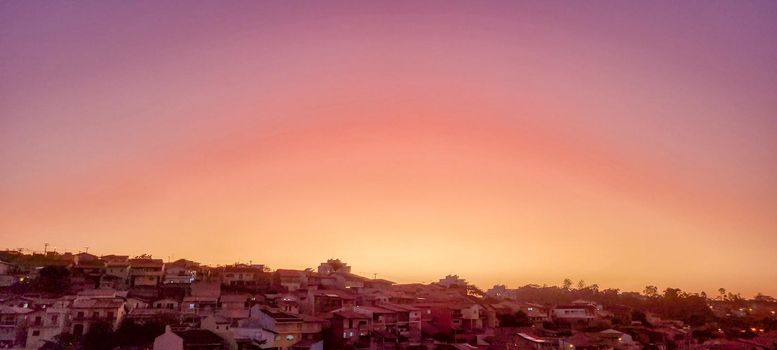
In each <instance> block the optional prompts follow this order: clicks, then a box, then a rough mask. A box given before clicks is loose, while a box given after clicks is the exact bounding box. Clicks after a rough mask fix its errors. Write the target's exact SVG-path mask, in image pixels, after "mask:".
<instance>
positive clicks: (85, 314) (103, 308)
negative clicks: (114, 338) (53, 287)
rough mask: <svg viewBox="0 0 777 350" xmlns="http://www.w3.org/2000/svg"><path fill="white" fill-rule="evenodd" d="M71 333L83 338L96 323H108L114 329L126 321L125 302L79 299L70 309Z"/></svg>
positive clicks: (117, 299)
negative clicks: (123, 320) (122, 321)
mask: <svg viewBox="0 0 777 350" xmlns="http://www.w3.org/2000/svg"><path fill="white" fill-rule="evenodd" d="M70 309H71V312H70V315H71V318H72V320H71V321H72V325H71V327H70V329H71V331H70V333H71V334H73V335H75V336H81V335H84V334H86V333H87V332H89V327H90V326H91V325H92V324H94V323H96V322H106V323H108V324H110V325H111V326H112V327H113V328H114V329H115V328H116V327H118V326H119V323H121V320H122V319H124V310H125V309H124V300H122V299H119V298H77V299H75V300H74V301H73V305H71V307H70Z"/></svg>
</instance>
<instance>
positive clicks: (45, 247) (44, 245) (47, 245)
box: [43, 243, 49, 255]
mask: <svg viewBox="0 0 777 350" xmlns="http://www.w3.org/2000/svg"><path fill="white" fill-rule="evenodd" d="M48 251H49V244H48V243H43V254H44V255H45V254H46V253H48Z"/></svg>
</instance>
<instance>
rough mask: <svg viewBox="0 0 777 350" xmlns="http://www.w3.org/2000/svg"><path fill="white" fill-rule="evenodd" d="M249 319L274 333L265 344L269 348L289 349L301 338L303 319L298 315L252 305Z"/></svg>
mask: <svg viewBox="0 0 777 350" xmlns="http://www.w3.org/2000/svg"><path fill="white" fill-rule="evenodd" d="M249 319H251V320H254V322H257V324H258V325H259V326H260V327H261V328H263V329H265V330H267V331H268V332H271V333H272V334H273V335H274V336H273V338H272V339H271V341H269V342H268V344H267V346H268V347H269V348H278V349H281V350H285V349H289V348H291V346H292V345H294V344H296V343H297V342H299V341H300V340H301V339H302V324H303V322H304V321H303V319H302V318H300V317H297V316H294V315H290V314H287V313H284V312H280V311H278V310H272V309H269V308H263V307H262V306H259V305H254V306H253V307H252V308H251V313H250V316H249Z"/></svg>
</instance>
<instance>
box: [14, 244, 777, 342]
mask: <svg viewBox="0 0 777 350" xmlns="http://www.w3.org/2000/svg"><path fill="white" fill-rule="evenodd" d="M373 277H375V276H373ZM711 294H712V293H711ZM775 312H777V300H775V299H774V298H772V297H769V296H766V295H762V294H759V295H757V296H755V297H754V298H752V299H747V298H743V297H742V296H740V295H738V294H734V293H731V292H727V291H726V290H725V289H724V288H721V289H720V290H718V291H716V293H715V294H714V295H707V294H706V293H703V292H701V293H687V292H684V291H682V290H680V289H676V288H666V289H665V290H659V289H658V288H657V287H655V286H647V287H646V288H645V290H644V291H640V292H623V291H620V290H617V289H600V288H599V286H598V285H596V284H587V283H585V281H578V282H573V281H572V280H570V279H566V280H564V281H563V283H562V284H561V285H559V286H540V285H527V286H523V287H519V288H508V287H506V286H504V285H497V286H494V287H493V288H491V289H489V290H486V291H483V290H481V289H479V288H477V287H476V286H474V285H472V284H470V283H468V282H467V281H466V280H465V279H462V278H460V277H459V276H456V275H448V276H445V277H443V278H441V279H439V281H437V282H434V283H429V284H420V283H412V284H400V283H395V282H392V281H389V280H385V279H379V278H368V277H364V276H359V275H357V274H354V273H352V272H351V266H349V265H348V264H347V263H346V262H344V261H341V260H339V259H329V260H327V261H325V262H322V263H321V264H320V265H319V266H317V267H316V268H308V269H304V270H293V269H274V270H273V269H270V268H269V267H267V266H264V265H261V264H255V263H246V264H233V265H227V266H206V265H203V264H199V263H197V262H194V261H190V260H186V259H179V260H175V261H165V260H163V259H158V258H154V257H152V256H149V255H141V256H135V257H130V256H122V255H104V256H97V255H93V254H89V253H86V252H82V253H78V254H70V253H57V252H45V253H32V254H25V253H22V252H19V251H11V250H9V251H3V252H0V348H3V349H154V350H183V349H187V350H193V349H198V350H200V349H208V350H216V349H221V350H227V349H228V350H243V349H282V350H287V349H288V350H302V349H370V350H379V349H392V350H393V349H397V350H400V349H419V350H420V349H428V350H433V349H458V350H466V349H482V350H491V349H494V350H496V349H499V350H508V349H510V350H513V349H536V350H551V349H556V350H561V349H564V350H608V349H621V350H635V349H653V350H690V349H699V350H702V349H703V350H708V349H709V350H713V349H714V350H727V349H732V350H733V349H748V350H750V349H755V350H767V349H769V350H777V317H776V316H775Z"/></svg>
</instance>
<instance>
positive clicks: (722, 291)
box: [718, 288, 726, 300]
mask: <svg viewBox="0 0 777 350" xmlns="http://www.w3.org/2000/svg"><path fill="white" fill-rule="evenodd" d="M718 293H720V300H726V288H719V289H718Z"/></svg>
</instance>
